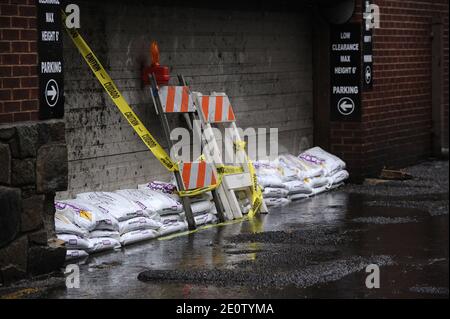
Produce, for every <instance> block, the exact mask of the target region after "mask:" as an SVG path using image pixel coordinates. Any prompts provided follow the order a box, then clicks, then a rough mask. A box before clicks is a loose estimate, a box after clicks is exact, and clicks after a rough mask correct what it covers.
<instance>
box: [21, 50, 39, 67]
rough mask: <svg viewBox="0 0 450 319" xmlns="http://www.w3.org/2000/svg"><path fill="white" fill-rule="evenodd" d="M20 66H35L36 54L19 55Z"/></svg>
mask: <svg viewBox="0 0 450 319" xmlns="http://www.w3.org/2000/svg"><path fill="white" fill-rule="evenodd" d="M20 64H28V65H30V64H37V55H36V54H34V53H33V54H21V55H20Z"/></svg>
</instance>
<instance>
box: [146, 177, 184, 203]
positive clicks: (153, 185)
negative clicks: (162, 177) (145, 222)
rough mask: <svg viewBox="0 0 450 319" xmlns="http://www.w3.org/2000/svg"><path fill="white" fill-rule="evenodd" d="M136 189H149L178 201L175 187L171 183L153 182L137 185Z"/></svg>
mask: <svg viewBox="0 0 450 319" xmlns="http://www.w3.org/2000/svg"><path fill="white" fill-rule="evenodd" d="M138 189H150V190H153V191H157V192H161V193H164V194H166V195H168V196H170V197H172V198H173V199H175V200H179V196H178V195H177V186H176V185H174V184H172V183H166V182H160V181H153V182H150V183H147V184H141V185H138Z"/></svg>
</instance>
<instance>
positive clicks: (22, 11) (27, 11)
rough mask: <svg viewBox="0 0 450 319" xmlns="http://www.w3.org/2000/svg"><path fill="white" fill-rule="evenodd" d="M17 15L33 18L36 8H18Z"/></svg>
mask: <svg viewBox="0 0 450 319" xmlns="http://www.w3.org/2000/svg"><path fill="white" fill-rule="evenodd" d="M19 15H20V16H22V17H35V16H36V6H19Z"/></svg>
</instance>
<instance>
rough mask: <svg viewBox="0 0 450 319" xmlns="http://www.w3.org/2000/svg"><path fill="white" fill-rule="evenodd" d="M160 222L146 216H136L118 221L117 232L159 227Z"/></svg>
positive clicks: (123, 232)
mask: <svg viewBox="0 0 450 319" xmlns="http://www.w3.org/2000/svg"><path fill="white" fill-rule="evenodd" d="M161 226H162V224H161V223H160V222H158V221H156V220H153V219H150V218H147V217H136V218H132V219H128V220H124V221H122V222H119V233H120V234H121V235H122V234H125V233H128V232H130V231H133V230H139V229H159V228H160V227H161Z"/></svg>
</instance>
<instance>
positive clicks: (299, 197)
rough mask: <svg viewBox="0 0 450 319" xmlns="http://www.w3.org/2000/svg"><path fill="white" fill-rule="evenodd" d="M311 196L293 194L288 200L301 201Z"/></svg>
mask: <svg viewBox="0 0 450 319" xmlns="http://www.w3.org/2000/svg"><path fill="white" fill-rule="evenodd" d="M309 196H310V195H308V194H301V193H299V194H292V195H289V196H288V199H290V200H291V201H296V200H301V199H305V198H308V197H309Z"/></svg>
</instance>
